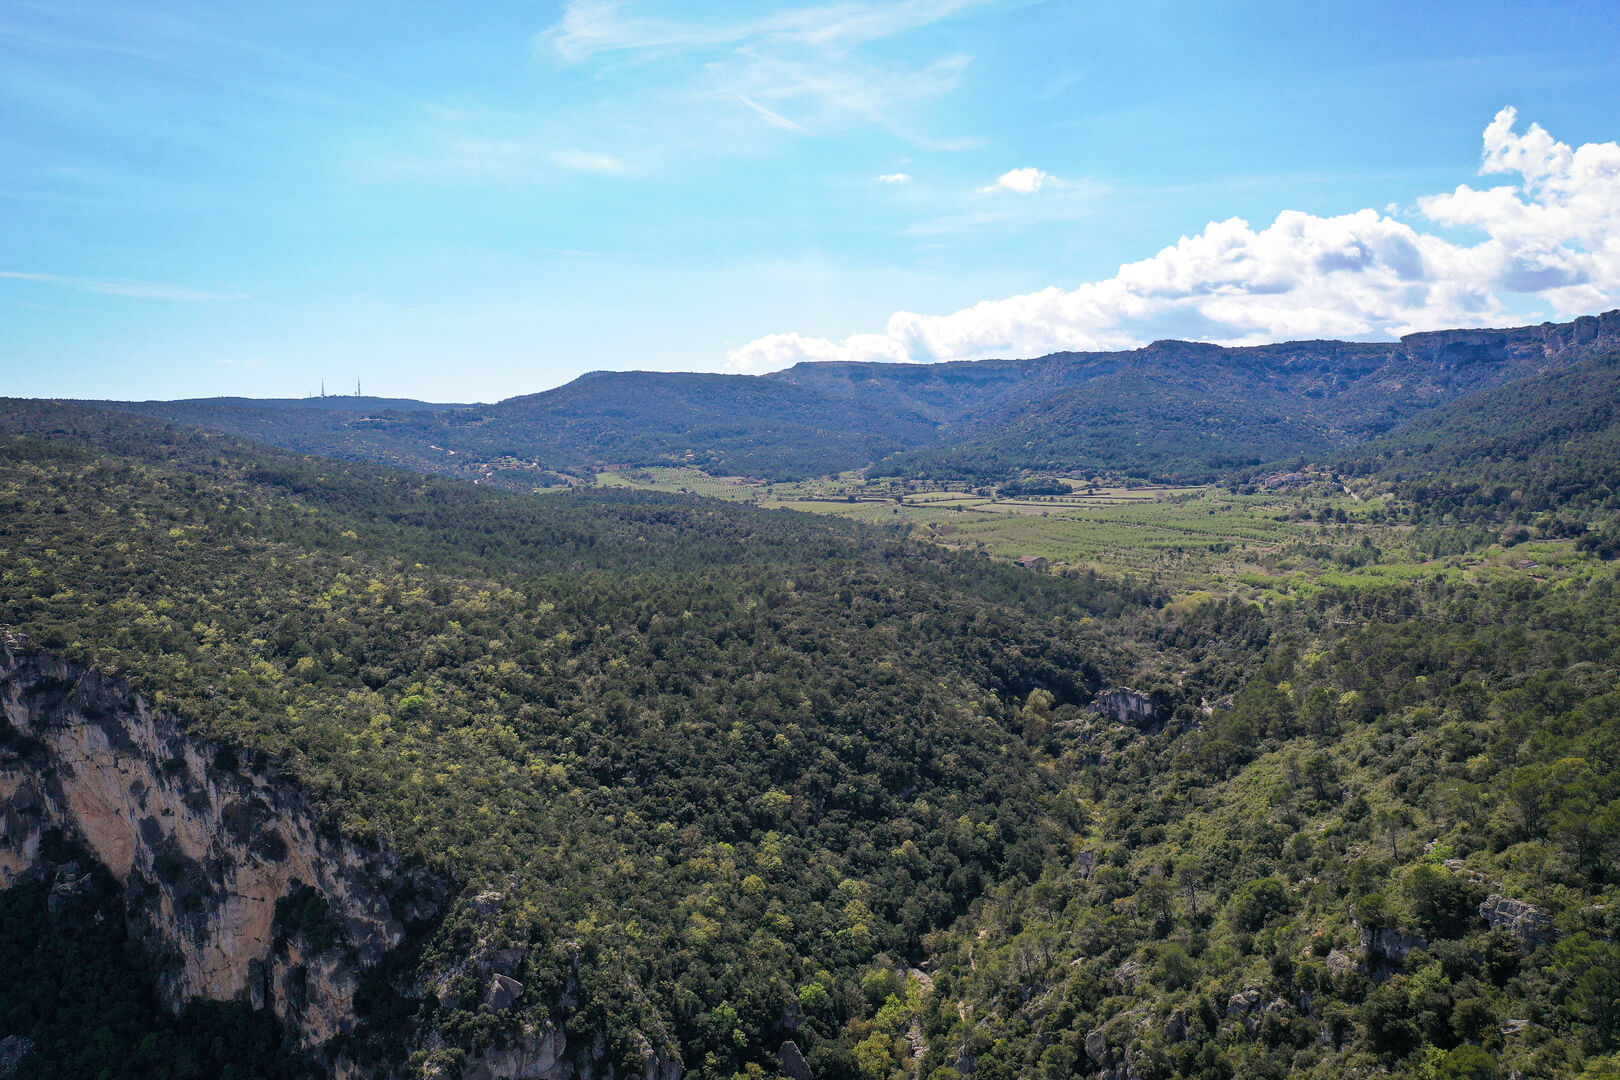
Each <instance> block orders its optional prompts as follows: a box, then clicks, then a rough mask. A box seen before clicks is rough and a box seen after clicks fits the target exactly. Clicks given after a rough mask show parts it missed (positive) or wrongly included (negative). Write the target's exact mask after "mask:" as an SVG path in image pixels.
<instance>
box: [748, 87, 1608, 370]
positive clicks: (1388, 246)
mask: <svg viewBox="0 0 1620 1080" xmlns="http://www.w3.org/2000/svg"><path fill="white" fill-rule="evenodd" d="M1517 119H1518V115H1517V113H1516V112H1515V111H1514V110H1513V109H1511V108H1506V109H1503V110H1502V111H1501V112H1499V113H1498V114H1497V115H1496V117H1495V118H1494V119H1493V120H1492V121H1491V123H1490V125H1489V126H1488V127H1486V129H1485V134H1484V158H1483V165H1482V167H1481V170H1480V171H1481V173H1483V174H1491V175H1511V174H1515V173H1516V174H1518V176H1519V182H1518V183H1514V184H1503V185H1499V186H1496V187H1491V188H1488V189H1485V190H1478V189H1475V188H1473V187H1471V186H1470V185H1468V184H1462V185H1459V186H1458V187H1457V188H1456V189H1455V190H1454V191H1452V192H1449V193H1445V194H1437V195H1431V196H1428V197H1425V198H1423V199H1420V200H1419V201H1418V206H1419V209H1420V210H1421V212H1422V215H1423V216H1424V217H1426V218H1427V219H1428V220H1429V221H1430V222H1432V223H1434V224H1435V225H1438V226H1442V227H1446V228H1467V229H1474V230H1477V231H1478V232H1479V234H1481V235H1482V236H1483V239H1481V240H1479V241H1478V242H1474V243H1469V242H1466V241H1460V240H1456V239H1451V238H1448V237H1445V236H1441V235H1438V234H1437V233H1435V232H1432V231H1423V230H1421V229H1418V228H1414V227H1413V226H1412V225H1410V224H1408V223H1406V222H1404V221H1399V220H1396V219H1395V218H1393V217H1391V216H1389V215H1388V214H1386V213H1380V212H1379V211H1377V210H1371V209H1367V210H1360V211H1357V212H1355V213H1350V214H1341V215H1337V216H1334V217H1319V216H1316V215H1313V214H1308V213H1303V212H1301V211H1297V210H1287V211H1284V212H1282V213H1280V214H1279V215H1278V216H1277V218H1276V220H1275V221H1274V222H1272V223H1271V224H1270V225H1268V226H1266V227H1264V228H1261V229H1256V228H1254V227H1252V226H1251V225H1250V224H1249V223H1248V222H1247V221H1244V220H1242V219H1240V218H1231V219H1229V220H1226V221H1219V222H1211V223H1210V224H1209V225H1208V226H1206V227H1205V228H1204V230H1203V231H1202V232H1200V233H1199V234H1197V235H1196V236H1183V237H1182V238H1181V239H1180V240H1178V241H1177V242H1176V243H1175V244H1172V245H1171V246H1169V247H1166V248H1164V249H1163V250H1161V251H1160V252H1159V253H1158V254H1156V255H1153V256H1151V257H1149V258H1146V259H1142V260H1140V261H1137V262H1132V263H1127V264H1125V265H1124V266H1121V267H1120V269H1119V272H1118V273H1116V274H1115V275H1114V276H1113V277H1111V278H1107V279H1104V280H1101V281H1094V282H1089V283H1086V284H1083V285H1080V286H1078V287H1077V288H1073V289H1060V288H1057V287H1055V286H1054V287H1050V288H1046V289H1042V290H1040V291H1038V292H1033V293H1027V294H1024V295H1022V296H1013V297H1008V298H1005V299H999V300H986V301H983V302H982V303H978V304H975V305H973V306H972V307H968V308H964V309H962V310H960V311H957V312H954V313H952V314H949V315H921V314H917V313H914V312H909V311H901V312H896V313H895V314H894V315H892V316H890V318H889V321H888V325H887V326H886V327H885V328H884V329H883V330H882V331H880V332H875V333H864V334H856V335H853V336H851V337H849V338H846V339H844V340H843V341H832V340H828V339H825V338H814V337H806V336H804V335H802V334H798V333H781V334H771V335H767V336H765V337H762V338H759V339H757V340H755V341H752V342H749V343H748V344H746V345H744V346H743V347H742V348H740V349H735V350H733V351H732V352H731V353H730V354H729V357H728V361H729V366H730V367H731V368H732V369H733V370H738V371H769V370H775V369H777V368H781V367H786V366H789V365H791V364H794V363H797V362H799V361H801V360H830V359H843V360H849V359H867V360H890V361H913V362H925V361H932V360H951V359H971V358H977V357H984V356H997V355H999V356H1009V355H1017V356H1030V355H1036V354H1039V353H1045V352H1054V351H1058V350H1062V349H1122V348H1133V347H1136V346H1139V345H1141V344H1144V343H1145V342H1147V341H1150V340H1153V339H1154V338H1160V337H1168V336H1181V337H1189V336H1190V337H1196V338H1199V339H1201V340H1206V341H1217V342H1223V343H1228V344H1250V343H1256V342H1263V341H1275V340H1281V339H1290V338H1292V339H1300V338H1318V337H1332V338H1362V339H1366V338H1377V337H1390V336H1394V335H1398V334H1403V333H1409V332H1412V331H1416V330H1427V329H1435V328H1438V327H1445V326H1459V325H1480V324H1481V323H1482V322H1486V321H1495V320H1497V319H1499V318H1502V317H1504V314H1503V313H1504V312H1506V311H1508V310H1509V304H1510V303H1524V302H1525V301H1526V300H1528V301H1529V302H1530V303H1532V304H1536V303H1544V304H1547V305H1549V306H1550V307H1551V308H1552V309H1553V310H1554V311H1555V312H1557V313H1558V314H1559V315H1561V316H1566V317H1567V316H1570V315H1575V314H1581V313H1586V312H1592V311H1597V310H1601V309H1603V308H1605V307H1612V306H1614V305H1616V304H1617V303H1620V142H1605V143H1588V144H1586V145H1584V146H1581V147H1579V148H1578V149H1577V148H1571V147H1569V146H1568V145H1566V144H1564V143H1561V142H1558V141H1557V140H1556V139H1554V138H1553V137H1552V136H1551V135H1550V134H1549V133H1548V132H1547V131H1545V130H1544V129H1543V128H1542V127H1541V126H1540V125H1538V124H1532V125H1531V126H1530V128H1529V130H1528V131H1527V132H1525V133H1524V134H1522V135H1521V134H1519V133H1518V132H1517V131H1516V130H1515V126H1516V123H1517ZM1036 186H1037V187H1038V186H1039V185H1036ZM1014 190H1017V189H1016V188H1015V189H1014ZM1031 190H1033V188H1032V189H1031ZM1507 317H1512V316H1507ZM1520 317H1524V316H1520Z"/></svg>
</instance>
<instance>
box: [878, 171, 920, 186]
mask: <svg viewBox="0 0 1620 1080" xmlns="http://www.w3.org/2000/svg"><path fill="white" fill-rule="evenodd" d="M872 179H874V180H876V181H877V182H878V183H880V184H909V183H911V175H910V174H909V173H903V172H886V173H882V174H880V175H878V176H874V177H873V178H872Z"/></svg>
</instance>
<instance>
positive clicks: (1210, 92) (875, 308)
mask: <svg viewBox="0 0 1620 1080" xmlns="http://www.w3.org/2000/svg"><path fill="white" fill-rule="evenodd" d="M1616 55H1620V8H1617V6H1616V5H1614V4H1612V3H1602V4H1600V3H1589V4H1586V3H1566V4H1541V5H1528V4H1523V3H1511V4H1509V3H1466V4H1464V3H1456V4H1449V3H1425V4H1422V5H1414V4H1410V3H1406V4H1394V3H1390V4H1380V3H1363V4H1360V5H1354V6H1352V5H1339V4H1334V5H1327V4H1320V5H1312V4H1297V3H1295V4H1271V3H1231V4H1219V5H1217V4H1193V3H1153V2H1147V3H1140V4H1133V5H1117V4H1091V3H1073V2H1060V0H1050V2H1046V3H1014V2H1008V3H996V2H990V0H984V2H973V0H894V2H877V0H850V2H847V3H832V4H816V3H803V4H788V5H765V4H747V5H736V6H731V7H727V6H723V5H719V4H712V3H710V4H693V5H680V4H662V3H654V2H641V0H624V2H623V3H616V4H614V3H601V2H595V0H575V2H572V3H567V4H522V5H515V4H514V5H506V4H486V5H480V6H478V7H477V8H476V9H468V8H465V7H464V8H453V7H452V6H450V5H414V4H410V3H395V4H388V5H366V4H331V3H323V4H319V5H310V4H302V3H298V2H282V3H276V4H256V3H237V4H230V5H219V4H201V3H199V4H195V5H186V4H165V3H160V2H154V3H148V4H142V5H139V10H138V11H137V10H136V6H135V5H122V4H120V5H114V4H97V3H73V2H50V3H38V4H35V3H28V2H19V0H7V2H6V3H5V4H3V5H0V394H16V395H56V396H74V397H176V396H200V395H207V394H220V393H241V394H250V395H257V396H279V395H285V396H297V395H301V394H303V393H305V392H307V391H309V390H311V389H313V388H315V387H316V386H318V385H319V384H320V381H321V380H322V379H325V381H326V383H327V386H328V388H329V389H333V388H352V387H353V385H354V382H355V380H356V379H360V380H362V381H363V383H364V385H365V388H366V390H367V391H368V392H371V393H378V394H388V395H408V396H418V397H426V398H433V399H437V400H494V399H497V398H501V397H505V396H510V395H512V394H518V393H525V392H532V391H535V390H540V389H544V388H546V387H550V386H555V385H558V384H559V383H562V382H565V381H567V380H568V379H570V378H572V377H574V376H575V375H577V374H579V373H581V372H584V371H589V370H594V369H601V368H660V369H700V370H717V371H722V370H737V371H760V370H768V369H770V368H772V367H776V366H781V365H783V364H786V363H791V362H793V361H795V360H798V359H804V358H818V357H827V358H841V357H854V358H866V357H871V358H885V359H908V360H929V359H942V358H951V357H964V356H967V357H971V356H987V355H1008V354H1014V355H1018V354H1023V355H1028V354H1033V353H1036V352H1042V351H1049V349H1051V348H1057V347H1078V348H1086V347H1113V346H1116V345H1122V344H1131V343H1135V342H1140V341H1146V340H1151V339H1153V338H1155V337H1166V336H1180V337H1201V338H1206V339H1208V340H1222V341H1248V340H1269V339H1272V338H1277V337H1290V336H1296V337H1304V336H1351V337H1387V336H1389V335H1391V334H1393V333H1397V332H1400V331H1402V330H1407V329H1412V328H1418V327H1423V326H1429V325H1454V324H1468V323H1474V324H1479V323H1481V322H1484V323H1490V322H1500V321H1503V320H1506V321H1513V320H1514V319H1518V318H1542V317H1555V318H1562V317H1565V316H1567V315H1569V314H1573V313H1578V312H1581V311H1586V310H1599V309H1600V308H1602V307H1603V306H1605V305H1606V306H1609V307H1613V306H1617V304H1620V195H1617V193H1620V167H1617V164H1616V163H1617V162H1620V146H1616V145H1615V141H1616V140H1617V139H1620V94H1616V93H1615V90H1614V85H1615V76H1616V75H1617V73H1620V63H1617V62H1616V59H1615V57H1616ZM1509 106H1511V107H1512V108H1514V109H1516V110H1517V111H1516V113H1515V114H1503V113H1502V110H1503V109H1504V107H1509ZM1482 140H1483V141H1482ZM1482 154H1483V155H1486V156H1485V157H1484V158H1483V159H1482ZM1482 160H1483V161H1484V163H1485V164H1486V165H1489V166H1492V171H1491V172H1490V173H1488V174H1486V175H1484V176H1481V164H1482ZM1493 163H1494V164H1493ZM902 177H903V179H902ZM1459 185H1465V187H1464V188H1463V189H1462V190H1461V191H1459ZM1501 189H1506V193H1505V194H1503V193H1502V191H1501ZM1357 212H1361V214H1360V216H1354V215H1356V214H1357ZM1289 214H1291V215H1292V216H1289ZM1279 215H1285V216H1284V217H1283V218H1282V219H1279ZM1234 218H1236V219H1242V222H1240V223H1233V222H1232V219H1234ZM1212 222H1218V223H1226V224H1224V225H1222V226H1220V227H1219V228H1211V227H1210V223H1212ZM1245 223H1246V224H1245ZM1178 242H1179V243H1178ZM1167 247H1171V250H1170V251H1168V252H1166V251H1165V249H1166V248H1167ZM1127 264H1129V266H1127V269H1126V270H1125V271H1124V272H1122V271H1121V267H1122V266H1126V265H1127Z"/></svg>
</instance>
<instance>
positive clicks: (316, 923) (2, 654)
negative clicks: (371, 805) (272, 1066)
mask: <svg viewBox="0 0 1620 1080" xmlns="http://www.w3.org/2000/svg"><path fill="white" fill-rule="evenodd" d="M50 829H60V830H62V831H63V832H64V833H66V834H67V835H68V836H69V837H70V838H71V839H74V840H76V841H77V842H78V843H80V844H82V846H83V847H84V848H85V849H87V850H88V851H89V852H90V853H91V854H93V855H94V856H95V857H96V858H97V859H99V860H100V861H101V862H102V863H103V864H105V865H106V867H107V868H108V869H109V870H110V871H111V872H112V874H113V876H114V877H115V878H117V880H118V881H119V883H120V884H121V885H122V886H123V890H124V901H125V914H126V918H127V920H128V923H129V926H130V929H131V932H132V934H133V935H134V936H135V937H136V938H137V939H139V940H140V941H142V942H143V943H144V944H145V945H146V947H147V948H148V949H149V950H150V951H151V953H152V954H153V955H154V956H155V957H157V958H158V961H159V965H158V966H159V970H160V976H159V978H160V987H159V989H160V993H161V994H162V996H163V998H164V1000H165V1003H166V1004H168V1005H169V1006H170V1007H172V1008H176V1009H178V1008H179V1007H180V1006H182V1005H183V1004H184V1003H185V1002H186V1001H187V1000H189V999H191V998H193V997H204V998H210V999H214V1000H219V1001H247V1002H251V1003H252V1004H253V1005H255V1006H256V1007H266V1006H268V1007H269V1008H271V1009H273V1010H274V1011H275V1014H276V1016H277V1017H279V1018H280V1019H281V1021H282V1024H283V1026H284V1028H285V1029H286V1031H287V1033H288V1036H289V1042H290V1043H291V1044H292V1045H294V1046H295V1047H297V1048H298V1049H300V1050H303V1051H314V1050H316V1049H318V1048H320V1047H322V1046H323V1045H324V1044H326V1043H327V1042H328V1041H329V1040H331V1039H332V1038H333V1037H334V1036H336V1035H339V1034H342V1033H344V1032H346V1031H348V1030H350V1029H351V1028H352V1027H353V1025H354V1023H355V1015H354V1007H353V1006H354V995H355V991H356V990H357V988H358V987H359V983H360V978H361V976H362V974H363V973H364V971H365V970H366V969H367V968H368V967H370V966H372V965H373V964H375V963H377V961H378V960H379V959H381V958H382V956H383V955H384V954H385V953H386V952H387V951H388V950H390V949H392V948H394V947H395V946H397V945H399V944H400V943H401V942H402V941H403V939H404V935H405V924H406V923H407V922H410V921H414V920H417V919H422V918H428V917H431V916H432V915H433V914H434V913H435V912H436V911H438V910H439V909H440V908H442V907H443V905H444V904H445V903H446V901H447V898H448V888H447V886H446V883H444V882H442V881H439V880H436V879H435V878H434V877H432V876H431V875H429V874H427V873H426V872H424V871H422V870H420V869H416V868H411V867H408V866H406V865H405V864H404V862H403V861H402V860H401V859H400V858H399V857H398V856H397V855H395V854H393V853H391V852H389V851H387V850H382V849H378V848H367V847H363V846H361V845H359V844H356V843H354V842H352V841H348V840H343V839H338V838H335V837H332V836H330V835H325V834H323V833H322V832H321V831H320V830H319V829H318V828H317V823H316V817H315V814H314V813H313V812H312V810H311V808H310V806H309V804H308V802H307V800H306V799H305V798H304V797H303V796H302V794H301V793H300V791H299V790H298V789H297V788H296V787H295V786H293V785H292V784H291V783H289V782H287V781H286V780H284V779H281V778H279V777H278V776H276V775H275V773H274V771H273V770H269V769H264V770H254V769H251V768H247V767H243V766H241V765H239V764H238V763H237V762H236V760H235V757H234V755H232V754H230V753H229V752H222V751H221V750H220V749H219V748H218V747H216V746H215V745H213V744H211V743H209V742H207V741H205V740H203V739H200V738H197V737H195V736H193V735H190V734H188V733H186V731H185V730H184V729H183V726H182V724H181V722H180V721H179V720H178V719H177V718H176V717H175V716H173V715H172V714H170V713H167V712H164V711H163V710H161V709H158V708H155V707H154V706H153V705H152V704H151V702H149V701H147V700H146V699H144V698H142V697H141V696H139V695H137V694H134V693H132V692H131V691H130V689H129V688H128V686H127V685H125V684H123V683H122V682H120V681H118V680H116V679H110V678H107V677H105V676H103V675H100V674H98V673H97V672H95V671H93V670H89V669H87V668H84V667H82V666H79V665H75V664H72V663H69V662H66V661H63V660H61V659H59V658H56V657H53V656H49V655H46V654H42V653H39V652H37V651H34V650H31V649H29V648H28V647H26V646H25V645H24V644H22V643H20V642H19V641H17V640H15V639H11V638H7V637H5V636H0V888H9V887H10V886H11V885H13V884H15V883H16V882H17V881H19V880H21V879H22V878H23V877H24V876H25V875H28V874H30V873H33V872H36V871H37V869H38V866H37V864H38V861H39V855H40V850H41V840H42V837H43V835H44V833H45V831H46V830H50Z"/></svg>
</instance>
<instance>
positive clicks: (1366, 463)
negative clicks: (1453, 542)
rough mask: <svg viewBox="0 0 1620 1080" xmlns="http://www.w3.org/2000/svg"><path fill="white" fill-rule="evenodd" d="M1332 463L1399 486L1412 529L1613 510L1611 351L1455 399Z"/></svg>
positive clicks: (1617, 459) (1615, 417)
mask: <svg viewBox="0 0 1620 1080" xmlns="http://www.w3.org/2000/svg"><path fill="white" fill-rule="evenodd" d="M1335 461H1336V464H1337V466H1338V467H1339V468H1340V469H1341V470H1342V471H1344V472H1346V473H1348V474H1350V475H1360V476H1377V477H1379V478H1380V479H1383V480H1387V481H1391V482H1394V483H1397V484H1398V485H1400V491H1401V492H1402V494H1403V495H1405V496H1406V497H1407V498H1409V499H1410V500H1411V501H1412V502H1413V503H1414V504H1415V505H1416V506H1417V507H1418V508H1419V509H1420V513H1419V515H1418V516H1417V518H1416V519H1415V520H1417V521H1420V522H1439V521H1442V520H1444V519H1446V518H1448V517H1449V518H1450V519H1451V520H1461V521H1469V522H1486V523H1496V524H1503V525H1507V524H1514V523H1519V524H1529V523H1532V522H1534V521H1535V520H1536V519H1537V518H1538V517H1543V516H1546V517H1554V518H1555V517H1557V516H1559V515H1562V516H1564V517H1565V518H1566V519H1568V520H1571V521H1573V520H1588V519H1599V520H1600V519H1602V518H1603V517H1605V516H1606V515H1609V514H1612V513H1613V512H1614V511H1615V510H1616V509H1617V508H1620V497H1617V495H1616V492H1617V491H1620V352H1611V353H1608V354H1606V355H1602V356H1598V357H1594V358H1592V359H1590V360H1587V361H1584V362H1582V363H1580V364H1577V365H1575V366H1573V367H1568V368H1560V369H1555V370H1552V371H1548V372H1544V373H1542V374H1540V375H1536V376H1533V377H1531V378H1528V379H1523V380H1520V381H1519V382H1515V383H1510V384H1509V385H1507V386H1504V387H1502V388H1500V389H1497V390H1492V391H1489V392H1486V393H1483V394H1478V395H1475V396H1472V397H1468V398H1464V399H1463V400H1461V401H1458V402H1455V403H1453V404H1451V405H1447V406H1444V407H1442V408H1440V409H1438V410H1436V411H1435V412H1434V413H1433V414H1431V415H1429V416H1426V417H1423V418H1422V419H1421V420H1418V421H1416V422H1414V423H1413V424H1411V425H1410V426H1408V427H1406V428H1403V429H1402V430H1400V431H1398V432H1395V433H1394V434H1392V435H1391V436H1389V437H1388V438H1385V439H1380V440H1377V441H1376V442H1372V443H1369V444H1367V445H1365V446H1361V447H1357V448H1356V449H1354V450H1350V451H1346V452H1344V453H1342V454H1340V455H1339V456H1338V457H1337V458H1336V459H1335Z"/></svg>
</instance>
